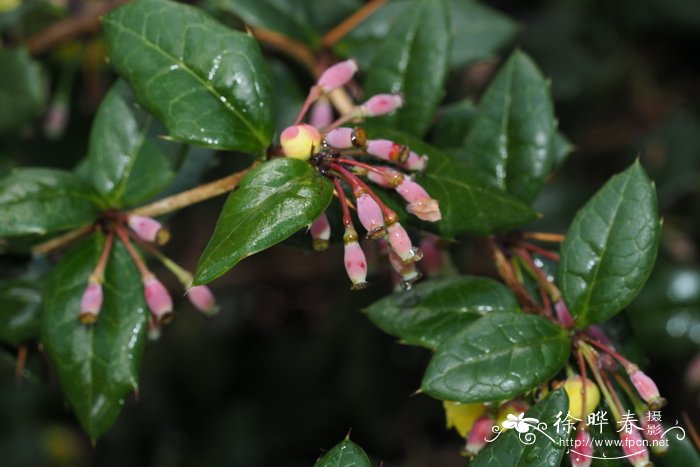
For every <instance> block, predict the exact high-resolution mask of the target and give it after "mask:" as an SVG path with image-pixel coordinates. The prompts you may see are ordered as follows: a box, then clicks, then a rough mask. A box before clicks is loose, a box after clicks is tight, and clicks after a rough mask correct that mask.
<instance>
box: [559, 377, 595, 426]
mask: <svg viewBox="0 0 700 467" xmlns="http://www.w3.org/2000/svg"><path fill="white" fill-rule="evenodd" d="M564 390H565V391H566V395H567V396H569V413H570V414H571V416H572V417H574V418H577V419H579V420H584V419H585V418H586V417H587V416H588V414H590V413H592V412H593V411H594V410H595V409H596V407H598V403H599V402H600V391H599V390H598V386H596V385H595V383H594V382H593V381H591V380H590V379H586V409H585V411H586V413H582V412H583V406H582V402H583V379H582V378H581V376H580V375H575V376H571V377H569V378H568V379H567V380H566V382H565V383H564Z"/></svg>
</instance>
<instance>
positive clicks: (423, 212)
mask: <svg viewBox="0 0 700 467" xmlns="http://www.w3.org/2000/svg"><path fill="white" fill-rule="evenodd" d="M396 192H397V193H398V194H400V195H401V196H402V197H403V199H405V200H406V201H407V202H408V206H406V210H407V211H408V212H410V213H411V214H413V215H414V216H416V217H417V218H418V219H420V220H423V221H428V222H437V221H439V220H440V219H442V214H440V206H439V205H438V202H437V200H435V199H433V198H431V197H430V195H429V194H428V192H427V191H425V190H424V189H423V187H422V186H420V185H419V184H417V183H416V182H414V181H413V180H411V179H410V178H408V177H404V179H403V182H402V183H401V184H400V185H399V186H397V187H396Z"/></svg>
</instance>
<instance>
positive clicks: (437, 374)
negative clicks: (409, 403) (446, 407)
mask: <svg viewBox="0 0 700 467" xmlns="http://www.w3.org/2000/svg"><path fill="white" fill-rule="evenodd" d="M570 351H571V338H570V336H569V333H568V332H567V331H566V330H564V329H562V328H561V327H559V326H557V325H556V324H554V323H552V322H551V321H549V320H547V319H545V318H543V317H541V316H537V315H530V314H525V313H510V312H502V313H489V314H487V315H486V316H484V317H483V318H480V319H479V320H478V321H476V322H474V323H473V324H471V325H470V326H467V327H466V328H465V329H463V330H461V331H460V332H458V333H457V334H455V335H453V336H452V337H450V338H449V339H448V340H446V341H445V342H443V343H442V344H441V345H440V346H439V347H438V349H437V351H436V352H435V355H433V358H432V360H431V361H430V364H429V365H428V368H427V369H426V371H425V375H424V376H423V383H422V385H421V388H422V389H423V391H424V392H425V393H426V394H428V395H430V396H433V397H435V398H437V399H442V400H450V401H455V402H491V401H499V400H506V399H510V398H512V397H515V396H517V395H519V394H522V393H524V392H526V391H529V390H530V389H532V388H534V387H536V386H537V385H539V384H542V383H544V382H545V381H547V380H549V379H550V378H552V377H553V376H554V375H556V374H557V372H559V370H561V368H562V367H563V366H564V364H565V363H566V361H567V360H568V358H569V352H570Z"/></svg>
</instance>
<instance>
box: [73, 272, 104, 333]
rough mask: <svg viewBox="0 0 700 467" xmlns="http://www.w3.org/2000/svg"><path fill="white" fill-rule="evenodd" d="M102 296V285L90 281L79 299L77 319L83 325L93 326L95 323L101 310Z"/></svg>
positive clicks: (95, 281)
mask: <svg viewBox="0 0 700 467" xmlns="http://www.w3.org/2000/svg"><path fill="white" fill-rule="evenodd" d="M103 300H104V295H103V291H102V284H100V282H99V281H97V280H93V279H90V281H89V282H88V285H87V287H86V288H85V291H84V292H83V296H82V297H81V298H80V314H79V315H78V319H79V320H80V322H81V323H83V324H93V323H94V322H95V321H97V316H98V315H99V314H100V310H101V309H102V301H103Z"/></svg>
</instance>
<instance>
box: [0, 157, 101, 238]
mask: <svg viewBox="0 0 700 467" xmlns="http://www.w3.org/2000/svg"><path fill="white" fill-rule="evenodd" d="M102 208H104V201H103V200H102V198H101V197H100V196H99V195H98V194H97V192H96V191H95V189H94V188H93V187H92V186H90V185H88V184H87V183H86V182H84V181H83V180H82V179H81V178H80V177H78V176H77V175H75V174H72V173H70V172H67V171H65V170H58V169H42V168H26V169H25V168H22V169H15V170H13V171H12V172H10V173H9V174H8V175H6V176H5V177H4V178H3V179H2V180H0V237H16V236H20V235H30V234H38V235H44V234H47V233H50V232H56V231H59V230H67V229H72V228H75V227H80V226H82V225H85V224H88V223H90V222H92V221H94V220H95V218H97V215H98V214H99V212H100V210H101V209H102Z"/></svg>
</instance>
